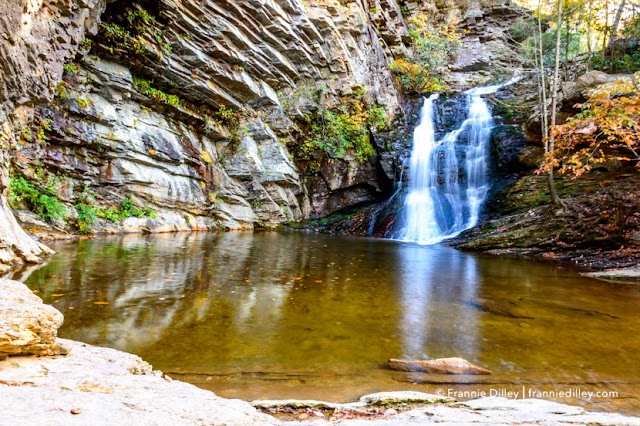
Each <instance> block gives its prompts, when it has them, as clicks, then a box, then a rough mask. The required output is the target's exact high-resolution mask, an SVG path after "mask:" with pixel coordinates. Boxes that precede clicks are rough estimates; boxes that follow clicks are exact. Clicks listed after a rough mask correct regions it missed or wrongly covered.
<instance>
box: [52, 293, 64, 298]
mask: <svg viewBox="0 0 640 426" xmlns="http://www.w3.org/2000/svg"><path fill="white" fill-rule="evenodd" d="M51 296H52V297H60V296H64V293H56V294H52V295H51Z"/></svg>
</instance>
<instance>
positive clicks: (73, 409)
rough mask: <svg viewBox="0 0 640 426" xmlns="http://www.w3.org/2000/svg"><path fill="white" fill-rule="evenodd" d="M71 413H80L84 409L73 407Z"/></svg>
mask: <svg viewBox="0 0 640 426" xmlns="http://www.w3.org/2000/svg"><path fill="white" fill-rule="evenodd" d="M70 411H71V414H80V413H82V410H81V409H79V408H72V409H71V410H70Z"/></svg>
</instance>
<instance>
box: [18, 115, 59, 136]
mask: <svg viewBox="0 0 640 426" xmlns="http://www.w3.org/2000/svg"><path fill="white" fill-rule="evenodd" d="M52 122H53V120H51V119H50V118H43V117H40V116H36V117H35V118H34V119H33V123H32V124H31V126H30V127H26V128H25V129H24V130H23V131H22V133H21V135H20V136H21V138H20V139H21V141H22V142H23V143H33V142H37V143H45V142H47V141H48V140H49V137H48V136H47V132H49V131H51V123H52Z"/></svg>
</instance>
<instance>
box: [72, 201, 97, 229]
mask: <svg viewBox="0 0 640 426" xmlns="http://www.w3.org/2000/svg"><path fill="white" fill-rule="evenodd" d="M73 208H74V209H76V212H77V213H78V219H77V220H76V228H77V229H78V232H79V233H81V234H91V233H93V224H94V223H95V220H96V215H97V212H96V209H95V208H94V207H93V206H92V205H90V204H87V203H86V202H78V203H76V204H74V206H73Z"/></svg>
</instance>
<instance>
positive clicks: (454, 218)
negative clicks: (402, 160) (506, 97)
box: [394, 80, 516, 244]
mask: <svg viewBox="0 0 640 426" xmlns="http://www.w3.org/2000/svg"><path fill="white" fill-rule="evenodd" d="M515 81H516V80H510V81H508V82H507V83H504V84H501V85H495V86H487V87H480V88H476V89H471V90H468V91H467V92H465V95H466V101H467V105H468V112H467V118H466V119H465V120H464V121H463V122H462V124H461V125H460V127H458V128H457V129H455V130H454V131H452V132H449V133H447V134H446V135H444V137H443V138H442V139H441V140H436V131H435V128H434V122H435V108H434V107H435V105H436V101H437V99H438V95H437V94H435V95H431V96H430V97H429V98H427V99H425V101H424V105H423V106H422V110H421V112H420V123H419V124H418V126H417V127H416V128H415V130H414V133H413V150H412V152H411V161H410V164H409V188H408V194H407V196H406V198H405V207H404V211H403V214H402V219H401V221H400V229H399V230H398V231H397V232H396V234H395V235H394V238H396V239H399V240H403V241H413V242H417V243H419V244H436V243H439V242H441V241H442V240H445V239H447V238H452V237H455V236H456V235H458V234H459V233H461V232H462V231H464V230H467V229H469V228H472V227H473V226H475V225H476V224H477V222H478V216H479V213H480V208H481V207H482V203H483V201H484V199H485V197H486V195H487V192H488V191H489V187H490V184H489V179H488V171H489V152H490V150H489V139H490V136H491V129H492V128H493V118H492V116H491V111H490V109H489V106H488V105H487V103H486V102H485V100H484V99H483V98H482V95H486V94H489V93H495V92H496V91H498V90H499V89H501V88H502V87H504V86H506V85H507V84H511V83H512V82H515ZM462 136H465V137H466V139H465V140H464V143H461V140H462Z"/></svg>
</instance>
